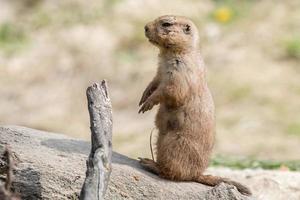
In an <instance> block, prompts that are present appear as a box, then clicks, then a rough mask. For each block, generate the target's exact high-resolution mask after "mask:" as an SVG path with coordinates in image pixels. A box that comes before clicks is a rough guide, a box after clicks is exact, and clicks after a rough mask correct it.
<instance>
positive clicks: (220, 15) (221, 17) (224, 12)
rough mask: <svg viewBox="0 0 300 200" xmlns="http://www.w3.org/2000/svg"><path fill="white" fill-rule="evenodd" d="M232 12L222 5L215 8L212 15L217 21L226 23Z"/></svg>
mask: <svg viewBox="0 0 300 200" xmlns="http://www.w3.org/2000/svg"><path fill="white" fill-rule="evenodd" d="M232 14H233V13H232V10H231V9H230V8H228V7H225V6H224V7H220V8H218V9H216V10H215V12H214V17H215V19H216V20H217V21H219V22H222V23H226V22H228V21H230V20H231V18H232Z"/></svg>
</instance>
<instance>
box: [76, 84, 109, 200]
mask: <svg viewBox="0 0 300 200" xmlns="http://www.w3.org/2000/svg"><path fill="white" fill-rule="evenodd" d="M86 95H87V100H88V110H89V114H90V125H91V126H90V129H91V134H92V135H91V142H92V147H91V152H90V155H89V158H88V161H87V171H86V178H85V181H84V184H83V187H82V189H81V193H80V199H81V200H100V199H104V196H105V192H106V189H107V187H108V183H109V178H110V173H111V158H112V107H111V102H110V98H109V96H108V88H107V84H106V81H105V80H103V81H102V82H101V84H97V83H95V84H93V85H92V86H90V87H88V88H87V91H86Z"/></svg>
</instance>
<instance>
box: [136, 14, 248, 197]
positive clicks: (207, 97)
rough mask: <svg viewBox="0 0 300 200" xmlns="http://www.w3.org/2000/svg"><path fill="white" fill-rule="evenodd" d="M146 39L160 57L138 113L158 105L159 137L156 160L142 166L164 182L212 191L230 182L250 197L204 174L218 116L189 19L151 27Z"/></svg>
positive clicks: (161, 21)
mask: <svg viewBox="0 0 300 200" xmlns="http://www.w3.org/2000/svg"><path fill="white" fill-rule="evenodd" d="M145 34H146V36H147V38H148V39H149V41H150V42H151V43H152V44H154V45H155V46H157V47H158V48H159V49H160V54H159V66H158V70H157V74H156V76H155V77H154V79H153V80H152V81H151V83H150V84H149V85H148V87H147V88H146V90H145V91H144V93H143V96H142V98H141V101H140V103H139V105H140V106H141V108H140V110H139V112H143V113H144V112H146V111H148V110H150V109H152V107H153V106H154V105H157V104H159V110H158V113H157V115H156V120H155V124H156V126H157V128H158V130H159V134H158V139H157V143H156V148H157V155H156V156H157V161H156V162H154V161H153V160H150V159H146V158H145V159H141V160H140V163H141V164H142V165H143V166H144V167H145V168H147V169H148V170H151V171H152V172H154V173H157V174H158V175H159V176H161V177H163V178H166V179H170V180H177V181H196V182H199V183H203V184H206V185H210V186H215V185H217V184H219V183H221V182H226V183H229V184H232V185H235V186H236V187H237V189H238V190H239V191H240V192H241V193H243V194H247V195H250V194H251V192H250V190H249V189H248V188H247V187H245V186H243V185H241V184H240V183H237V182H234V181H231V180H228V179H225V178H221V177H216V176H210V175H203V172H204V170H205V169H206V168H207V167H208V165H209V159H210V156H211V152H212V148H213V144H214V133H215V116H214V103H213V99H212V96H211V93H210V91H209V89H208V87H207V82H206V78H205V66H204V63H203V61H202V58H201V56H200V54H199V53H198V46H197V44H198V31H197V28H196V26H195V25H194V24H193V23H192V22H191V21H190V20H189V19H187V18H185V17H178V16H170V15H168V16H162V17H159V18H157V19H156V20H154V21H152V22H150V23H148V24H147V25H146V26H145Z"/></svg>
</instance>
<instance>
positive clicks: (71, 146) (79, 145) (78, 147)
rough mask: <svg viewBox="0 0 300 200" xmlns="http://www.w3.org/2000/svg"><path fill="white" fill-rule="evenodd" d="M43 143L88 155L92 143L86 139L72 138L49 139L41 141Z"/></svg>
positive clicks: (63, 150) (62, 149)
mask: <svg viewBox="0 0 300 200" xmlns="http://www.w3.org/2000/svg"><path fill="white" fill-rule="evenodd" d="M41 144H42V145H44V146H46V147H48V148H51V149H55V150H58V151H62V152H65V153H78V154H85V155H88V154H89V152H90V148H91V147H90V146H91V145H90V143H89V142H86V141H79V140H72V139H48V140H45V141H42V142H41Z"/></svg>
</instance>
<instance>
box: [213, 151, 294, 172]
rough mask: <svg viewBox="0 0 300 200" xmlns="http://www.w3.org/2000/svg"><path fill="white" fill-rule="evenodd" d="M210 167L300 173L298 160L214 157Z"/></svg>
mask: <svg viewBox="0 0 300 200" xmlns="http://www.w3.org/2000/svg"><path fill="white" fill-rule="evenodd" d="M211 166H217V167H219V166H222V167H229V168H234V169H247V168H248V169H249V168H250V169H271V170H290V171H300V160H293V161H275V160H257V159H252V158H233V157H224V156H220V155H218V156H215V157H214V158H213V159H212V161H211Z"/></svg>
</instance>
